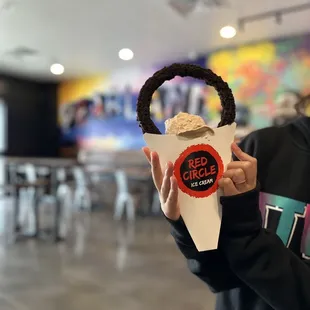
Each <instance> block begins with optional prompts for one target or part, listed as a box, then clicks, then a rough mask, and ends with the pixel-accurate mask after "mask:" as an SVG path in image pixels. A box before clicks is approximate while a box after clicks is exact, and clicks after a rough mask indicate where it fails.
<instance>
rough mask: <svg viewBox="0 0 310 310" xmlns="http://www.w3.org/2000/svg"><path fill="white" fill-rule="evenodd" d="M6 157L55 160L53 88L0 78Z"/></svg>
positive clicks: (56, 138)
mask: <svg viewBox="0 0 310 310" xmlns="http://www.w3.org/2000/svg"><path fill="white" fill-rule="evenodd" d="M0 83H1V85H2V87H1V88H2V89H1V97H2V99H3V101H4V104H5V105H6V108H7V116H8V119H7V149H6V152H5V154H6V155H8V156H42V157H54V156H58V149H59V141H60V140H59V131H58V129H57V126H56V123H57V84H56V83H41V82H35V81H31V80H28V79H23V78H17V77H10V76H8V75H0Z"/></svg>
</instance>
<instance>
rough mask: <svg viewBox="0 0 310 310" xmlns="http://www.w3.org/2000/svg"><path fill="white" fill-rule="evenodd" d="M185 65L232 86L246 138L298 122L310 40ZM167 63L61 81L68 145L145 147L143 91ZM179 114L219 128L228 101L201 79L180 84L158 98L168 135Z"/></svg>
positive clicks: (158, 117)
mask: <svg viewBox="0 0 310 310" xmlns="http://www.w3.org/2000/svg"><path fill="white" fill-rule="evenodd" d="M175 61H178V59H176V60H175ZM184 62H191V63H196V64H198V65H201V66H205V67H208V68H210V69H212V70H214V71H215V72H216V73H217V74H218V75H221V76H222V78H223V79H224V80H226V81H227V82H228V83H229V85H230V87H231V88H232V90H233V93H234V95H235V99H236V103H237V123H238V125H239V131H240V130H241V131H242V132H241V134H240V135H241V136H242V135H245V134H247V133H248V132H250V131H251V130H253V129H258V128H262V127H266V126H270V125H280V124H282V123H283V122H285V121H287V120H289V119H291V118H293V117H295V114H296V112H295V109H294V104H295V103H296V101H297V100H298V98H299V96H301V95H306V94H308V93H309V92H310V35H302V36H294V37H289V38H285V39H281V40H265V41H260V42H257V43H251V44H247V45H240V46H236V47H232V48H228V49H223V50H218V51H215V52H212V53H209V54H207V55H199V56H198V57H196V59H195V60H193V59H191V60H189V59H188V60H184ZM170 63H171V62H169V64H170ZM164 65H165V62H163V63H161V64H158V65H157V66H153V67H148V68H135V69H132V70H128V69H127V70H123V71H122V70H119V71H114V72H107V73H106V74H104V75H102V76H96V77H90V78H83V79H79V80H72V81H65V82H62V83H60V85H59V86H58V111H59V118H58V121H59V125H60V128H61V147H62V148H66V147H72V146H73V145H76V144H78V145H79V147H81V148H85V149H93V148H96V149H101V150H129V149H139V148H141V147H142V146H143V145H144V141H143V138H142V135H141V132H140V129H139V128H138V126H137V124H136V120H135V105H136V99H137V95H138V91H139V89H140V87H141V86H142V85H143V83H144V81H145V80H146V79H147V78H148V77H149V76H151V75H152V74H153V73H154V72H155V71H156V70H158V69H160V68H161V67H162V66H164ZM179 111H186V112H190V113H196V114H200V115H203V116H204V117H205V118H206V121H207V122H208V123H211V124H212V125H216V123H217V122H218V120H219V111H220V101H219V98H218V96H217V94H216V92H215V91H214V90H213V89H211V88H209V87H205V86H204V85H203V84H201V83H200V82H199V81H196V80H189V79H174V80H173V81H171V82H169V83H165V84H164V85H163V86H162V87H161V88H160V89H159V90H158V91H157V92H156V93H155V94H154V97H153V104H152V113H153V118H154V120H155V121H156V122H157V125H158V126H159V127H160V128H161V129H162V130H164V120H165V119H167V118H168V117H171V116H173V115H174V114H176V113H177V112H179Z"/></svg>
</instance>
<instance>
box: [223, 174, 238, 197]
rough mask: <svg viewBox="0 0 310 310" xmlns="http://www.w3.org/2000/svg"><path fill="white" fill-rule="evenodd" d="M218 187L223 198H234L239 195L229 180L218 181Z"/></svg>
mask: <svg viewBox="0 0 310 310" xmlns="http://www.w3.org/2000/svg"><path fill="white" fill-rule="evenodd" d="M218 184H219V187H220V188H222V189H223V191H224V195H225V196H234V195H238V194H240V193H239V191H238V190H237V189H236V187H235V185H234V183H233V181H232V180H231V179H230V178H222V179H220V180H219V183H218Z"/></svg>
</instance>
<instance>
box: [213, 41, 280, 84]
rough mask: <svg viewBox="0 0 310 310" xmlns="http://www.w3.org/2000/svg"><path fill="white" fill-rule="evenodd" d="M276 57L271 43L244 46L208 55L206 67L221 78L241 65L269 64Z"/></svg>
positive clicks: (274, 48)
mask: <svg viewBox="0 0 310 310" xmlns="http://www.w3.org/2000/svg"><path fill="white" fill-rule="evenodd" d="M275 57H276V47H275V45H274V43H272V42H262V43H258V44H252V45H245V46H241V47H239V48H237V49H232V50H226V51H219V52H215V53H213V54H211V55H210V57H209V59H208V63H207V67H209V68H210V69H212V70H214V71H215V72H216V73H217V74H218V75H222V77H223V78H225V76H226V75H227V74H228V72H229V71H231V70H233V69H235V68H236V66H240V64H242V63H252V62H257V63H261V64H270V63H272V62H273V61H274V59H275Z"/></svg>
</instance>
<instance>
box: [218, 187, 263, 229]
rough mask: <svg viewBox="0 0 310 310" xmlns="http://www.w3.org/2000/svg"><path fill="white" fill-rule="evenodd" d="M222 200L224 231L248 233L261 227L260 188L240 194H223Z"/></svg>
mask: <svg viewBox="0 0 310 310" xmlns="http://www.w3.org/2000/svg"><path fill="white" fill-rule="evenodd" d="M220 202H221V204H222V207H223V211H222V228H221V232H222V233H237V234H247V233H249V232H252V231H253V230H257V229H261V225H262V217H261V213H260V210H259V191H258V188H256V189H254V190H251V191H249V192H246V193H243V194H240V195H235V196H226V197H224V196H223V197H221V198H220Z"/></svg>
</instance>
